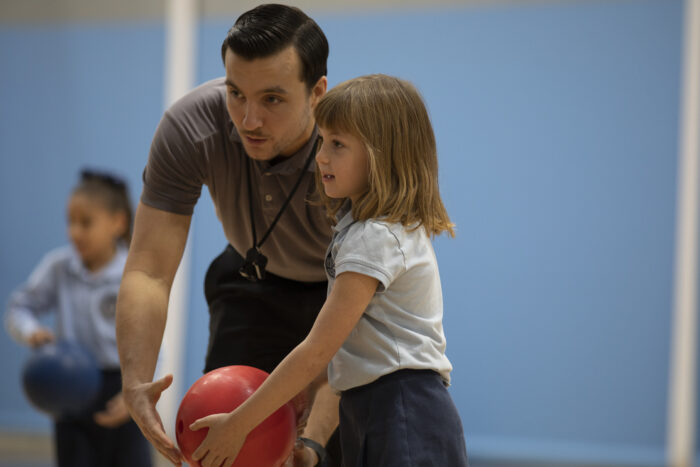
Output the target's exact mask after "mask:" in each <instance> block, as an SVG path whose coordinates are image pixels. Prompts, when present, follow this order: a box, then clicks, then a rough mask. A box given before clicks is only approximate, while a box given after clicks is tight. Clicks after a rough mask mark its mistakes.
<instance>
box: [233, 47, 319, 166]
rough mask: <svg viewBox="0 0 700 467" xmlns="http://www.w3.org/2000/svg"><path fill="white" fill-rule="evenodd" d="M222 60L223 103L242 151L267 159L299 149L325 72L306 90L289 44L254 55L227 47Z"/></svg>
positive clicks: (311, 125)
mask: <svg viewBox="0 0 700 467" xmlns="http://www.w3.org/2000/svg"><path fill="white" fill-rule="evenodd" d="M225 66H226V88H227V93H226V107H227V108H228V113H229V115H230V116H231V120H233V124H234V125H235V126H236V129H237V130H238V134H239V135H240V136H241V141H242V142H243V147H244V148H245V150H246V153H247V154H248V155H249V156H250V157H251V158H253V159H257V160H270V159H273V158H274V157H276V156H278V155H282V156H290V155H292V154H294V153H295V152H296V151H298V150H299V149H301V147H302V146H303V145H304V144H305V143H306V142H307V141H308V140H309V138H310V137H311V133H312V132H313V128H314V121H313V112H312V111H313V107H314V106H315V105H316V103H317V102H318V100H319V99H320V98H321V96H322V95H323V94H324V93H325V92H326V83H327V81H326V77H325V76H324V77H322V78H321V79H320V80H319V82H318V83H316V85H315V86H314V88H313V89H312V90H311V92H309V91H308V89H307V87H306V84H305V83H304V82H303V81H302V80H301V60H300V59H299V55H298V54H297V51H296V50H295V49H294V47H293V46H290V47H288V48H286V49H284V50H282V51H281V52H279V53H277V54H276V55H272V56H270V57H265V58H258V59H254V60H245V59H244V58H242V57H240V56H238V55H236V54H234V53H233V52H232V51H231V49H228V50H227V51H226V56H225Z"/></svg>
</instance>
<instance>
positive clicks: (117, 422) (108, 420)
mask: <svg viewBox="0 0 700 467" xmlns="http://www.w3.org/2000/svg"><path fill="white" fill-rule="evenodd" d="M129 418H130V417H129V410H128V409H127V408H126V403H125V402H124V395H123V394H122V393H121V392H120V393H119V394H117V395H116V396H114V397H112V398H111V399H110V400H109V401H107V405H106V407H105V409H104V410H103V411H102V412H98V413H96V414H95V416H94V419H95V423H97V424H98V425H100V426H103V427H105V428H116V427H118V426H121V425H123V424H124V423H126V422H127V421H128V420H129Z"/></svg>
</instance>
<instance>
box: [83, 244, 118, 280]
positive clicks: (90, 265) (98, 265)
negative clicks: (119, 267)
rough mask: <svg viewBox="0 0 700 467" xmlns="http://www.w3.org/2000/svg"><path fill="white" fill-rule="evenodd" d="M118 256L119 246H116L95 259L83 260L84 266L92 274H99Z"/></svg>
mask: <svg viewBox="0 0 700 467" xmlns="http://www.w3.org/2000/svg"><path fill="white" fill-rule="evenodd" d="M116 254H117V246H116V245H114V246H112V248H111V249H110V250H109V251H105V252H103V253H102V254H100V255H98V256H96V257H94V258H90V259H89V260H86V259H83V266H85V268H86V269H87V270H88V271H90V272H92V273H95V272H99V271H100V270H101V269H102V268H104V267H105V266H107V265H108V264H109V263H110V262H111V261H112V259H113V258H114V256H115V255H116Z"/></svg>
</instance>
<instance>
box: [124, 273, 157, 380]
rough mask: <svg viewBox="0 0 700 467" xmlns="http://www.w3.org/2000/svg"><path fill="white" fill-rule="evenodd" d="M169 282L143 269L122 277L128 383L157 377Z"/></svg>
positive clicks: (125, 369) (125, 365)
mask: <svg viewBox="0 0 700 467" xmlns="http://www.w3.org/2000/svg"><path fill="white" fill-rule="evenodd" d="M168 295H169V287H168V285H167V284H166V283H165V282H163V281H159V280H157V279H153V278H151V277H150V276H148V275H147V274H145V273H143V272H141V271H128V272H126V273H125V274H124V277H123V278H122V283H121V287H120V289H119V298H118V299H117V318H116V324H117V348H118V349H119V361H120V365H121V370H122V380H123V385H124V387H129V386H131V385H134V384H139V383H144V382H149V381H151V380H152V379H153V372H154V371H155V367H156V362H157V360H158V351H159V350H160V344H161V340H162V338H163V332H164V330H165V320H166V316H167V307H168Z"/></svg>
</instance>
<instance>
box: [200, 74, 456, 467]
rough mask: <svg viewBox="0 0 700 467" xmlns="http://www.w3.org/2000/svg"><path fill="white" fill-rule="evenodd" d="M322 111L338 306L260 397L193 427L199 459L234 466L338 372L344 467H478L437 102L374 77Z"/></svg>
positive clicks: (318, 112)
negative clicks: (458, 327) (445, 296)
mask: <svg viewBox="0 0 700 467" xmlns="http://www.w3.org/2000/svg"><path fill="white" fill-rule="evenodd" d="M315 116H316V122H317V124H318V126H319V135H320V137H321V144H320V148H319V151H318V154H317V156H316V162H317V169H318V170H317V172H318V178H319V180H320V182H321V183H322V189H321V190H320V191H321V197H322V199H323V200H324V201H325V203H326V205H327V207H328V209H329V212H330V213H331V214H332V215H334V216H335V217H336V219H338V222H337V225H336V226H335V227H334V230H335V233H334V236H333V240H332V242H331V245H330V246H329V248H328V252H327V255H326V272H327V275H328V279H329V284H328V288H329V295H328V298H327V300H326V303H325V304H324V306H323V308H322V310H321V312H320V314H319V316H318V318H317V319H316V322H315V324H314V326H313V328H312V330H311V332H310V333H309V335H308V337H307V338H306V339H305V340H304V341H303V342H302V343H301V344H300V345H299V346H298V347H296V348H295V349H294V350H293V351H292V352H291V353H290V354H289V355H288V356H287V358H285V359H284V360H283V361H282V362H281V363H280V365H279V366H278V367H277V368H276V369H275V370H274V372H273V373H272V374H271V375H270V377H269V378H268V379H267V380H266V381H265V383H264V384H263V385H262V386H261V387H260V388H259V389H258V390H257V391H256V392H255V393H254V394H253V395H252V396H251V397H250V398H249V399H248V400H247V401H246V402H244V403H243V404H242V405H241V406H240V407H238V408H237V409H236V410H234V411H233V412H231V413H228V414H215V415H211V416H208V417H204V418H202V419H200V420H197V421H196V422H195V423H193V424H192V425H191V429H193V430H198V429H201V428H204V427H208V428H209V432H208V433H207V437H206V438H205V440H204V441H203V442H202V444H201V445H200V446H199V448H198V449H197V450H196V451H195V453H194V455H193V457H194V458H195V459H199V460H200V462H201V464H202V465H203V466H205V467H210V466H217V467H218V466H219V465H230V464H231V462H233V460H234V459H235V457H236V455H237V453H238V451H239V450H240V448H241V446H242V445H243V443H244V441H245V438H246V435H247V434H248V433H249V432H250V431H251V430H252V429H253V428H254V427H255V426H257V425H258V424H259V423H260V422H261V421H262V420H264V419H265V418H266V417H267V416H269V415H270V414H271V413H272V412H273V411H274V410H276V409H277V408H278V407H279V406H281V405H282V404H284V403H285V402H286V401H288V400H289V399H290V398H292V397H293V396H294V395H295V394H297V393H298V392H300V391H301V390H302V389H303V388H304V387H306V385H308V384H309V383H310V382H311V381H312V380H313V378H314V377H315V376H316V375H317V374H318V373H319V372H320V371H322V370H323V369H324V368H325V367H326V365H328V380H329V383H330V385H331V386H332V387H333V388H334V389H335V390H336V391H338V392H339V393H340V395H341V398H340V438H341V446H342V456H343V466H344V467H359V466H370V467H391V466H397V467H398V466H401V467H407V466H417V465H421V466H439V467H447V466H449V467H461V466H466V465H468V463H467V453H466V448H465V444H464V434H463V430H462V424H461V421H460V419H459V415H458V413H457V410H456V408H455V406H454V404H453V402H452V400H451V398H450V396H449V394H448V392H447V389H446V386H447V385H448V384H449V379H450V371H451V370H452V366H451V364H450V362H449V360H448V359H447V357H446V356H445V336H444V333H443V329H442V291H441V286H440V277H439V273H438V267H437V262H436V259H435V254H434V252H433V248H432V245H431V242H430V237H431V236H434V235H437V234H440V233H442V232H448V233H449V234H450V235H454V232H453V224H452V223H451V222H450V219H449V217H448V215H447V212H446V211H445V208H444V206H443V204H442V201H441V199H440V194H439V190H438V170H437V153H436V145H435V136H434V134H433V130H432V126H431V124H430V120H429V117H428V113H427V111H426V109H425V106H424V104H423V101H422V99H421V97H420V95H419V93H418V92H417V90H416V89H415V88H414V87H413V86H412V85H411V84H409V83H407V82H405V81H402V80H400V79H397V78H393V77H389V76H385V75H372V76H365V77H360V78H356V79H353V80H350V81H347V82H345V83H342V84H340V85H339V86H337V87H335V88H334V89H332V90H331V91H329V92H328V94H326V95H325V96H324V97H323V98H322V99H321V101H320V102H319V104H318V106H317V108H316V109H315ZM329 362H330V364H329Z"/></svg>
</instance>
